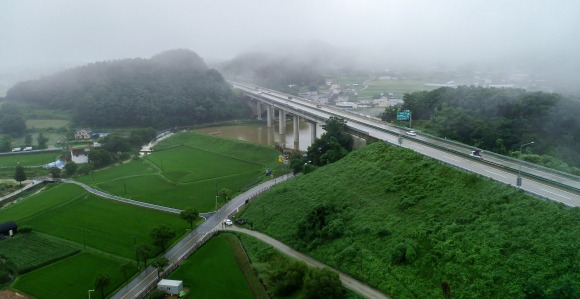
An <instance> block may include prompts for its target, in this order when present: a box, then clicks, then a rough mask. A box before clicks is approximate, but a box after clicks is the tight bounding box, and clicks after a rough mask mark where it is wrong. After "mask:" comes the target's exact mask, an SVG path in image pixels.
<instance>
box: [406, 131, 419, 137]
mask: <svg viewBox="0 0 580 299" xmlns="http://www.w3.org/2000/svg"><path fill="white" fill-rule="evenodd" d="M407 135H411V136H417V132H415V131H408V132H407Z"/></svg>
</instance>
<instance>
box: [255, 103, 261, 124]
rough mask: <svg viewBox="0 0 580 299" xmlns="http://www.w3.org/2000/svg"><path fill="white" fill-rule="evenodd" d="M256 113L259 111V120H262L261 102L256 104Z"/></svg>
mask: <svg viewBox="0 0 580 299" xmlns="http://www.w3.org/2000/svg"><path fill="white" fill-rule="evenodd" d="M256 111H258V120H261V119H262V103H260V101H258V102H257V104H256Z"/></svg>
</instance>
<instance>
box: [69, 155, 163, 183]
mask: <svg viewBox="0 0 580 299" xmlns="http://www.w3.org/2000/svg"><path fill="white" fill-rule="evenodd" d="M159 171H160V170H158V169H157V167H155V165H154V164H152V163H148V162H147V161H144V160H138V161H135V160H132V161H130V162H128V163H123V164H121V165H112V166H110V167H108V168H107V169H104V170H100V171H95V172H94V173H93V174H92V175H85V176H81V177H77V178H75V180H77V181H79V182H82V183H85V184H89V185H90V184H93V183H94V184H101V183H105V182H110V181H115V180H118V179H120V178H129V177H132V176H144V175H151V174H155V173H157V172H159Z"/></svg>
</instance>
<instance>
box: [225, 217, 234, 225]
mask: <svg viewBox="0 0 580 299" xmlns="http://www.w3.org/2000/svg"><path fill="white" fill-rule="evenodd" d="M224 224H225V225H227V226H230V225H232V224H233V222H232V221H231V220H230V219H225V220H224Z"/></svg>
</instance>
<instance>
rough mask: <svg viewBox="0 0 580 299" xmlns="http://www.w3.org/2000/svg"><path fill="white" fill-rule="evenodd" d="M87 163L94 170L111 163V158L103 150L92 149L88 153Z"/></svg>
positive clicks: (109, 154)
mask: <svg viewBox="0 0 580 299" xmlns="http://www.w3.org/2000/svg"><path fill="white" fill-rule="evenodd" d="M89 161H91V163H92V164H93V165H94V166H95V168H101V167H105V166H107V165H109V164H111V163H112V162H113V156H112V155H111V153H110V152H108V151H106V150H104V149H100V148H97V149H93V150H91V151H90V152H89Z"/></svg>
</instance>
